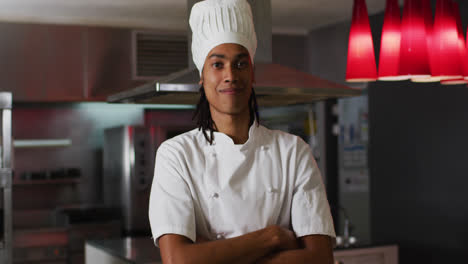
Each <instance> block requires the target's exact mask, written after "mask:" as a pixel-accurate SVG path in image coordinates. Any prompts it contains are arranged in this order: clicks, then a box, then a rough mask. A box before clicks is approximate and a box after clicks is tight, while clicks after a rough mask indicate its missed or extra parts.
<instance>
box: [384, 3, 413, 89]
mask: <svg viewBox="0 0 468 264" xmlns="http://www.w3.org/2000/svg"><path fill="white" fill-rule="evenodd" d="M400 24H401V21H400V8H399V7H398V0H387V6H386V7H385V17H384V24H383V28H382V38H381V42H380V56H379V80H382V81H398V80H403V79H407V77H406V76H403V77H402V76H399V75H398V70H399V65H400V40H401V28H400V27H401V25H400Z"/></svg>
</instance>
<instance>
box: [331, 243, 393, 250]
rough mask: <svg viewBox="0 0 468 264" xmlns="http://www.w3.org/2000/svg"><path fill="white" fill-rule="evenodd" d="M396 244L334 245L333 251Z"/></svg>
mask: <svg viewBox="0 0 468 264" xmlns="http://www.w3.org/2000/svg"><path fill="white" fill-rule="evenodd" d="M396 245H397V244H396V243H395V244H391V243H390V244H389V243H364V244H359V243H358V244H356V245H352V246H349V247H343V246H339V247H335V248H334V249H333V251H342V250H353V249H364V248H376V247H388V246H396Z"/></svg>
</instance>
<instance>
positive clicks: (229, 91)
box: [219, 88, 242, 94]
mask: <svg viewBox="0 0 468 264" xmlns="http://www.w3.org/2000/svg"><path fill="white" fill-rule="evenodd" d="M241 91H242V89H240V88H226V89H222V90H220V91H219V92H220V93H223V94H238V93H240V92H241Z"/></svg>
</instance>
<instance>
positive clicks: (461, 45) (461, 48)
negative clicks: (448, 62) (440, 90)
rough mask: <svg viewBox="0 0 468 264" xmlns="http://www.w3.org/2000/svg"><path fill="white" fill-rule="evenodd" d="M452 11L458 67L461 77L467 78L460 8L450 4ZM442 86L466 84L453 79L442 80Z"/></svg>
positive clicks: (456, 4)
mask: <svg viewBox="0 0 468 264" xmlns="http://www.w3.org/2000/svg"><path fill="white" fill-rule="evenodd" d="M452 8H453V9H452V11H453V15H454V18H455V22H456V23H457V33H458V49H459V54H460V57H459V58H460V67H461V71H462V75H463V76H468V64H467V62H468V61H467V53H466V46H465V37H464V35H463V26H462V22H461V16H460V7H459V5H458V3H457V2H452ZM441 83H442V84H446V85H453V84H466V83H467V80H465V79H464V78H463V77H460V78H455V79H447V80H442V81H441Z"/></svg>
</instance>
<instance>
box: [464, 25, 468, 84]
mask: <svg viewBox="0 0 468 264" xmlns="http://www.w3.org/2000/svg"><path fill="white" fill-rule="evenodd" d="M466 36H467V37H468V28H467V29H466ZM465 42H466V43H465V44H466V46H465V48H466V51H467V58H466V61H465V63H466V64H468V39H467V41H465ZM465 80H468V76H466V75H465Z"/></svg>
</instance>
